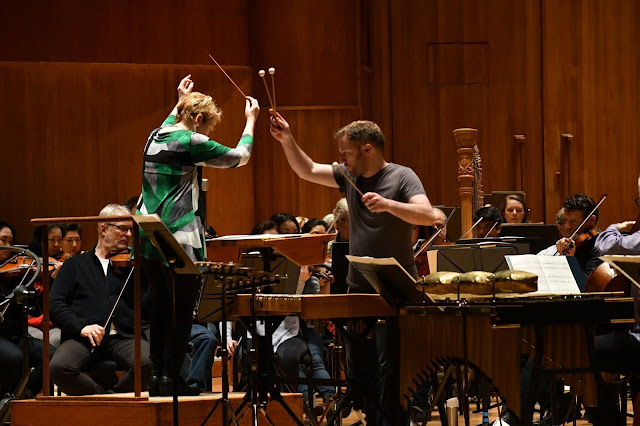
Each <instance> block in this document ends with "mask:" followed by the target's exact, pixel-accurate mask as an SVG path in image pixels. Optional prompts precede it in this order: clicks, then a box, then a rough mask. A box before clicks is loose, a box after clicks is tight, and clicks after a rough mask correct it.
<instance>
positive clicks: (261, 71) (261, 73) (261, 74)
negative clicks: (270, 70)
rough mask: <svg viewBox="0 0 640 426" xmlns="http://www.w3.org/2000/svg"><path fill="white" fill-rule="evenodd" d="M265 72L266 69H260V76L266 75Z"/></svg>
mask: <svg viewBox="0 0 640 426" xmlns="http://www.w3.org/2000/svg"><path fill="white" fill-rule="evenodd" d="M265 74H266V73H265V72H264V70H260V71H258V75H259V76H260V77H264V75H265Z"/></svg>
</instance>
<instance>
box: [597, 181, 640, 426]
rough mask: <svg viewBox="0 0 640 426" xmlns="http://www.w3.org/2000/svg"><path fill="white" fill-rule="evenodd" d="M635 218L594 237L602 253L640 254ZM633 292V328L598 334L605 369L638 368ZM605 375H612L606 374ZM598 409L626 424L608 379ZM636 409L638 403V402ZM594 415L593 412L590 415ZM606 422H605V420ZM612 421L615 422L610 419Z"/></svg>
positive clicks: (638, 326) (639, 333)
mask: <svg viewBox="0 0 640 426" xmlns="http://www.w3.org/2000/svg"><path fill="white" fill-rule="evenodd" d="M638 194H639V195H640V179H638ZM634 224H635V221H625V222H621V223H615V224H612V225H610V226H609V227H608V228H607V229H606V230H605V231H603V232H602V233H600V234H599V235H598V236H597V237H596V238H595V249H596V250H598V251H599V252H600V254H601V255H603V256H606V255H640V231H636V232H634V233H632V234H630V235H623V234H622V233H623V232H629V231H630V230H631V228H632V227H633V225H634ZM631 295H632V296H633V297H634V298H635V305H634V313H635V318H636V322H635V325H634V327H633V329H632V330H631V331H613V332H610V333H606V334H602V335H598V336H596V340H595V353H594V363H595V365H596V366H597V367H598V368H599V369H600V370H602V371H605V372H610V373H626V374H629V373H630V372H636V371H637V369H638V360H639V359H640V321H639V319H640V316H639V314H640V309H639V307H640V306H639V303H640V301H639V299H638V287H637V286H635V285H631ZM603 376H604V377H605V379H607V378H609V375H603ZM630 384H631V393H632V396H633V400H634V401H635V396H636V395H637V394H638V392H639V391H640V386H638V385H639V383H638V379H637V377H635V376H632V377H631V379H630ZM598 397H599V398H598V409H597V412H596V413H594V414H595V415H596V416H597V417H598V418H600V419H607V418H609V419H616V418H617V419H619V420H618V421H619V424H622V425H624V424H626V423H624V422H623V421H622V420H621V419H620V415H619V414H620V413H619V410H618V405H617V394H616V389H615V386H613V385H611V384H609V383H607V384H605V385H604V386H603V387H602V389H601V390H600V392H599V393H598ZM635 410H638V407H637V406H635ZM590 417H591V416H590ZM602 424H604V423H602ZM610 424H612V425H613V424H614V420H611V423H610Z"/></svg>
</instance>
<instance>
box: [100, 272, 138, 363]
mask: <svg viewBox="0 0 640 426" xmlns="http://www.w3.org/2000/svg"><path fill="white" fill-rule="evenodd" d="M133 269H134V268H133V267H132V268H131V270H130V271H129V275H128V276H127V279H126V280H125V282H124V284H122V289H121V290H120V294H118V298H117V299H116V301H115V302H114V303H113V307H112V308H111V312H109V316H108V317H107V321H105V323H104V326H103V327H102V328H103V329H104V330H105V332H104V333H105V335H106V334H108V333H107V326H108V325H109V321H111V318H112V317H113V313H114V312H115V311H116V306H118V302H119V301H120V298H121V297H122V294H123V293H124V289H125V288H127V283H128V282H129V279H130V278H131V274H133ZM95 348H96V347H95V346H94V347H93V348H91V353H93V350H94V349H95Z"/></svg>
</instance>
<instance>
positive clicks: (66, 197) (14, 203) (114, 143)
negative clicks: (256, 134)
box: [0, 62, 254, 249]
mask: <svg viewBox="0 0 640 426" xmlns="http://www.w3.org/2000/svg"><path fill="white" fill-rule="evenodd" d="M188 72H191V73H192V74H193V79H194V81H195V82H196V89H199V90H201V91H203V92H205V93H210V94H213V96H214V98H216V99H217V100H218V102H219V104H220V106H221V108H222V109H223V110H224V116H223V121H222V123H221V124H220V125H219V127H218V128H217V129H216V130H215V131H214V135H213V137H214V139H216V140H218V141H220V142H221V143H225V144H227V145H231V146H235V144H236V143H237V141H238V140H239V138H240V136H241V133H242V129H243V127H244V101H243V99H242V97H241V96H238V95H237V92H236V91H235V89H234V88H233V87H232V86H231V85H230V84H229V83H228V81H227V80H226V78H225V77H224V76H223V75H222V73H221V72H220V71H219V70H218V69H217V68H214V67H210V66H200V67H188V68H186V67H180V66H170V65H163V66H160V65H157V66H156V65H122V64H121V65H107V64H69V63H48V64H43V63H10V62H4V63H1V62H0V88H1V89H2V92H3V93H4V94H5V96H2V97H1V98H0V99H1V100H0V114H1V115H2V116H3V117H13V119H11V120H7V119H4V120H2V121H0V132H2V134H5V135H13V136H14V139H15V140H13V141H11V140H7V141H6V142H5V143H4V144H3V149H2V152H3V156H4V157H5V159H11V161H10V164H9V165H7V167H6V168H5V170H6V171H7V175H8V176H10V177H11V181H13V182H15V185H8V186H7V187H6V188H5V190H4V192H3V202H2V204H1V205H0V216H1V217H3V218H6V220H8V221H10V222H11V223H13V224H14V225H15V226H16V228H17V234H18V235H19V239H18V242H20V243H27V242H28V240H29V237H30V235H31V232H32V227H31V226H30V225H29V223H28V221H29V219H30V218H33V217H43V216H44V217H51V216H76V215H77V216H82V215H94V214H97V213H98V212H99V210H100V209H101V208H102V207H103V206H104V205H105V204H107V203H111V202H123V201H124V200H125V199H127V198H128V197H130V196H132V195H139V194H140V186H141V177H140V176H141V166H142V150H143V148H144V144H145V142H146V139H147V136H148V134H149V133H150V131H151V130H153V129H154V128H155V127H157V126H158V125H159V124H160V123H162V121H163V120H164V118H165V117H166V116H167V114H168V113H169V112H170V111H171V108H172V107H173V105H174V104H175V101H176V99H177V95H176V91H175V88H176V87H177V84H178V82H179V81H180V79H181V78H182V77H183V76H184V75H186V74H187V73H188ZM228 72H229V73H230V74H231V75H232V76H233V77H234V79H236V81H238V82H239V84H240V85H241V86H242V87H244V89H245V90H246V91H249V88H250V73H249V71H248V69H247V68H241V67H238V68H234V69H230V70H229V71H228ZM253 164H254V161H252V162H250V163H249V165H247V166H245V167H243V168H241V169H237V170H206V173H205V175H206V176H208V177H209V178H210V179H211V183H212V185H211V191H210V196H209V200H208V205H209V209H208V211H209V222H210V223H211V224H213V225H214V226H215V227H216V229H217V230H218V231H219V232H224V233H236V232H241V231H242V230H244V229H245V228H246V227H248V226H251V225H252V224H253V218H254V199H253V179H254V176H253ZM45 177H46V181H47V192H46V193H45V194H42V192H41V191H40V189H41V186H42V185H43V183H44V178H45ZM85 241H86V243H85V247H84V248H85V249H88V248H90V247H91V246H92V244H93V242H94V241H95V234H94V235H93V236H92V235H91V233H90V234H89V235H87V237H86V238H85Z"/></svg>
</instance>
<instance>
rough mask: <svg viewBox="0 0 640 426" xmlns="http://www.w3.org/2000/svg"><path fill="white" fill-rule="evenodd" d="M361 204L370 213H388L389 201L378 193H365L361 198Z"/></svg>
mask: <svg viewBox="0 0 640 426" xmlns="http://www.w3.org/2000/svg"><path fill="white" fill-rule="evenodd" d="M362 202H363V203H364V205H365V206H367V208H368V209H369V210H370V211H372V212H374V213H382V212H386V211H389V204H390V202H389V199H387V198H384V197H383V196H381V195H380V194H378V193H375V192H367V193H366V194H364V195H363V196H362Z"/></svg>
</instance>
